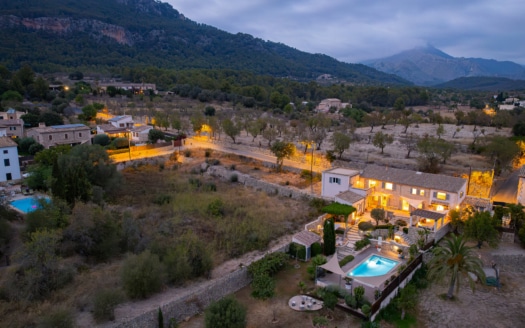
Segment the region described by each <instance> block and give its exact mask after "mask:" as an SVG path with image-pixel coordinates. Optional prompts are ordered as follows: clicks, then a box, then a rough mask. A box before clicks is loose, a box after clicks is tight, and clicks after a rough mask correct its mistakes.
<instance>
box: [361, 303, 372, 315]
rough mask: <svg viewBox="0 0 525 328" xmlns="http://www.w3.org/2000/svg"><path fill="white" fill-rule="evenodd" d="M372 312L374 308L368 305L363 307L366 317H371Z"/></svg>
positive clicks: (362, 310)
mask: <svg viewBox="0 0 525 328" xmlns="http://www.w3.org/2000/svg"><path fill="white" fill-rule="evenodd" d="M371 310H372V308H371V307H370V305H368V304H365V305H363V306H362V307H361V312H363V314H364V315H366V316H367V317H368V316H369V315H370V311H371Z"/></svg>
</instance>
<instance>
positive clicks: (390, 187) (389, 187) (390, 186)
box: [385, 182, 394, 190]
mask: <svg viewBox="0 0 525 328" xmlns="http://www.w3.org/2000/svg"><path fill="white" fill-rule="evenodd" d="M385 189H386V190H393V189H394V185H393V184H392V183H391V182H385Z"/></svg>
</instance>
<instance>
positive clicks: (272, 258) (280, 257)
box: [248, 252, 326, 277]
mask: <svg viewBox="0 0 525 328" xmlns="http://www.w3.org/2000/svg"><path fill="white" fill-rule="evenodd" d="M287 260H288V256H287V255H286V254H284V253H281V252H275V253H270V254H267V255H265V256H264V257H263V258H262V259H260V260H257V261H255V262H253V263H252V264H250V266H248V273H249V274H250V276H251V277H255V276H257V275H264V274H266V275H269V276H273V275H274V274H276V273H277V272H279V271H281V270H282V269H283V268H284V265H285V264H286V262H287ZM324 263H326V259H325V262H324Z"/></svg>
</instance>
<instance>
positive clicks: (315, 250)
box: [310, 242, 323, 257]
mask: <svg viewBox="0 0 525 328" xmlns="http://www.w3.org/2000/svg"><path fill="white" fill-rule="evenodd" d="M310 253H311V254H310V256H311V257H314V256H317V255H319V254H322V253H323V246H321V244H320V243H317V242H316V243H313V244H312V246H311V247H310Z"/></svg>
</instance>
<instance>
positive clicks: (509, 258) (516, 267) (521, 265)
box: [492, 254, 525, 273]
mask: <svg viewBox="0 0 525 328" xmlns="http://www.w3.org/2000/svg"><path fill="white" fill-rule="evenodd" d="M492 258H493V260H494V262H496V264H497V265H498V267H499V268H500V269H501V271H507V272H516V273H523V272H525V255H520V254H514V255H507V254H493V255H492Z"/></svg>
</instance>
